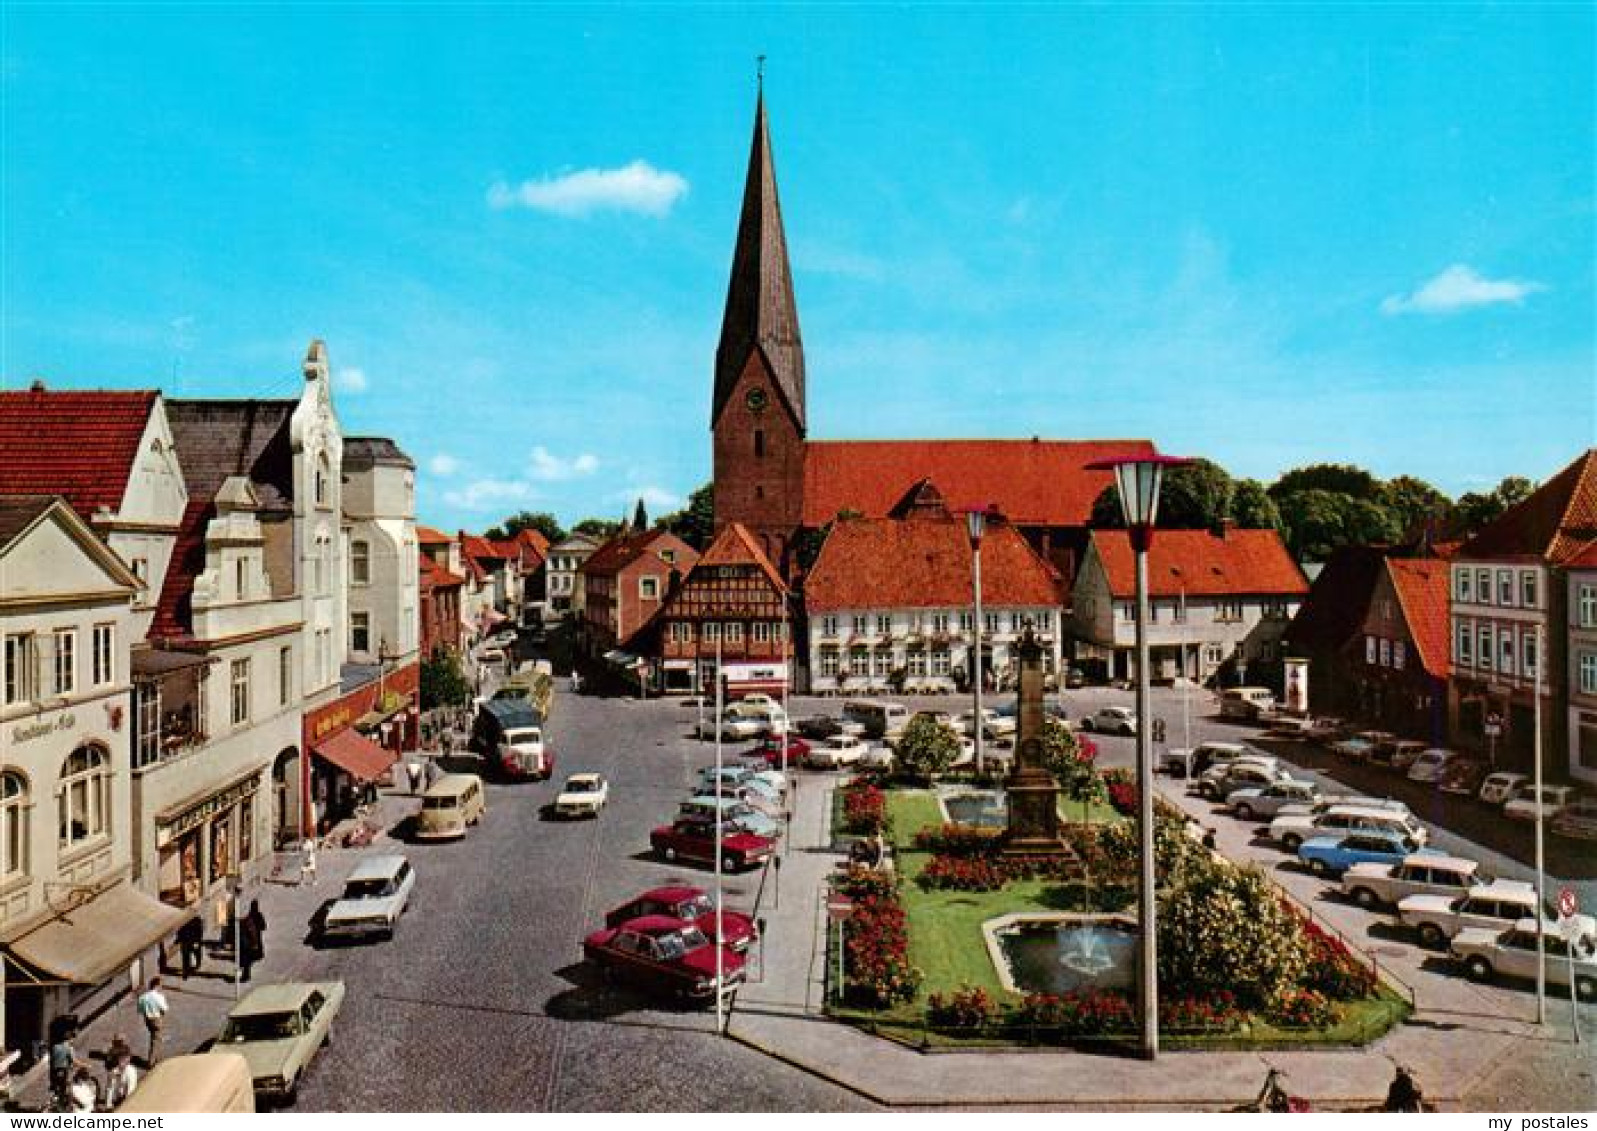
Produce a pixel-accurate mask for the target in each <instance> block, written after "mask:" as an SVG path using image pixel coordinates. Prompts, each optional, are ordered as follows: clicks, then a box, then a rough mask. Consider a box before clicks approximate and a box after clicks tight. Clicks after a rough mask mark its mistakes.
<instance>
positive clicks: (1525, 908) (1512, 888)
mask: <svg viewBox="0 0 1597 1131" xmlns="http://www.w3.org/2000/svg"><path fill="white" fill-rule="evenodd" d="M1542 914H1543V915H1544V916H1546V919H1547V926H1546V929H1547V930H1549V931H1556V930H1558V929H1559V924H1558V921H1557V917H1556V915H1555V913H1554V912H1553V909H1552V908H1551V907H1543V908H1542ZM1397 917H1398V919H1399V920H1401V921H1402V923H1403V925H1404V926H1405V927H1412V928H1413V929H1414V932H1415V933H1416V934H1418V935H1419V938H1420V944H1421V945H1422V946H1428V947H1432V948H1435V947H1439V946H1441V945H1442V943H1443V942H1445V941H1446V940H1448V939H1450V938H1452V937H1453V936H1454V935H1456V934H1458V933H1459V932H1460V931H1462V930H1465V929H1466V928H1469V927H1490V928H1492V929H1494V930H1502V929H1503V928H1504V927H1511V926H1513V925H1514V924H1515V923H1517V922H1519V921H1520V920H1521V919H1527V918H1528V919H1532V920H1534V919H1535V917H1536V888H1535V887H1534V886H1533V885H1531V884H1528V883H1525V882H1524V881H1522V880H1493V881H1492V882H1491V883H1489V884H1477V885H1475V886H1474V887H1472V888H1470V889H1469V891H1467V892H1466V893H1464V894H1463V895H1459V896H1453V897H1451V898H1449V897H1448V896H1445V895H1411V896H1408V897H1407V898H1405V899H1403V900H1401V901H1399V903H1398V905H1397ZM1575 922H1576V923H1577V924H1579V929H1578V931H1577V933H1578V934H1579V935H1580V936H1581V937H1582V938H1585V939H1587V940H1588V941H1590V940H1593V939H1597V920H1594V919H1592V917H1591V916H1590V915H1580V916H1577V917H1576V919H1575Z"/></svg>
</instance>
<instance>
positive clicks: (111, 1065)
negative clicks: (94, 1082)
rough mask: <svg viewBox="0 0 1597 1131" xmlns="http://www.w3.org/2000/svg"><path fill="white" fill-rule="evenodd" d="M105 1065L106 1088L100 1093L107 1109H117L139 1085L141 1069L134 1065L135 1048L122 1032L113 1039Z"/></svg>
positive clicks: (101, 1100) (103, 1104)
mask: <svg viewBox="0 0 1597 1131" xmlns="http://www.w3.org/2000/svg"><path fill="white" fill-rule="evenodd" d="M105 1066H106V1072H105V1090H104V1091H103V1092H102V1093H101V1094H100V1102H101V1104H102V1106H103V1107H104V1108H105V1110H106V1111H115V1110H116V1109H117V1108H118V1107H120V1106H121V1104H122V1101H123V1100H125V1099H127V1098H128V1097H129V1096H131V1095H132V1094H133V1089H135V1088H137V1087H138V1086H139V1070H138V1069H137V1068H134V1067H133V1050H132V1049H131V1048H130V1047H128V1043H127V1040H126V1039H125V1038H124V1037H123V1036H122V1035H121V1034H120V1033H118V1034H117V1035H116V1036H115V1037H113V1038H112V1040H111V1048H110V1050H109V1051H107V1053H106V1054H105Z"/></svg>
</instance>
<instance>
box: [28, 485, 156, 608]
mask: <svg viewBox="0 0 1597 1131" xmlns="http://www.w3.org/2000/svg"><path fill="white" fill-rule="evenodd" d="M0 574H3V575H4V576H5V579H6V584H5V589H4V591H3V592H0V602H3V601H5V600H15V599H20V598H40V597H63V598H65V597H71V596H74V595H78V594H84V593H96V594H99V593H105V592H107V591H117V590H120V591H122V592H123V594H124V599H127V598H131V597H132V595H133V594H134V593H135V592H136V591H138V590H140V589H142V588H143V585H142V583H141V582H140V581H139V579H138V578H137V577H135V576H134V575H133V573H132V571H131V570H129V569H128V567H127V566H126V565H125V564H123V562H122V559H121V558H120V557H118V556H117V555H116V553H115V552H114V551H113V550H112V549H111V548H110V547H109V546H107V545H106V544H105V543H104V542H102V541H100V539H99V538H98V537H97V536H96V535H95V533H94V531H93V530H91V529H89V526H88V524H87V523H85V522H84V521H83V519H82V518H81V517H80V516H79V515H78V514H77V512H76V511H74V510H73V509H72V507H70V506H69V505H67V502H66V500H65V499H63V498H61V497H59V496H52V495H0Z"/></svg>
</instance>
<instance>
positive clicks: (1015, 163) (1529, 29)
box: [0, 4, 1597, 528]
mask: <svg viewBox="0 0 1597 1131" xmlns="http://www.w3.org/2000/svg"><path fill="white" fill-rule="evenodd" d="M0 12H3V14H0V21H3V25H0V77H3V83H4V86H3V101H4V106H3V110H0V114H3V127H4V134H3V140H0V144H3V152H0V174H3V197H0V221H3V232H0V236H3V244H0V283H3V286H4V294H3V307H4V309H3V339H0V381H3V382H4V384H5V386H7V387H16V386H18V385H22V384H25V383H26V382H27V381H28V380H29V379H31V378H33V377H35V376H43V377H45V378H46V379H47V380H48V381H49V382H50V383H52V384H54V385H56V386H59V387H66V386H74V387H93V386H110V387H121V386H151V385H154V386H159V387H162V388H165V389H166V390H168V392H169V393H171V394H174V395H182V396H198V395H207V396H220V395H227V396H266V395H275V396H283V395H289V394H291V393H293V392H294V390H295V389H296V386H297V381H298V378H297V373H298V362H299V359H300V357H301V356H302V355H303V352H304V349H305V346H306V344H307V342H308V341H309V340H310V339H311V338H312V337H322V338H325V339H326V341H327V343H328V349H329V353H330V356H331V359H332V362H333V366H334V369H335V373H336V374H337V378H338V382H339V385H340V393H339V397H338V408H339V413H340V416H341V418H342V419H343V421H344V424H345V427H346V429H347V430H348V431H350V432H354V433H378V434H386V435H389V436H392V437H393V438H395V439H396V440H397V441H398V442H399V443H400V444H401V445H402V446H403V447H404V448H405V449H406V450H407V451H409V452H410V453H411V455H412V456H414V457H415V458H416V460H417V463H418V465H419V466H420V469H421V471H420V476H419V511H420V513H421V515H422V517H423V518H424V519H426V520H427V521H429V522H432V523H434V524H436V525H441V526H446V527H454V526H464V527H467V528H480V527H482V526H485V525H488V524H490V523H492V522H494V521H496V520H497V519H498V518H500V517H501V516H502V515H503V514H505V513H508V512H510V511H513V510H516V509H519V508H522V507H530V508H533V509H548V510H552V511H554V512H555V513H556V514H558V515H560V516H561V517H562V518H563V519H565V520H566V521H568V522H569V521H573V520H575V519H577V518H579V517H582V516H583V515H587V514H600V515H604V516H614V515H618V514H619V513H620V512H621V510H622V508H623V506H624V505H626V503H627V501H628V500H630V499H632V498H635V497H637V496H638V495H640V494H643V495H645V496H646V497H648V498H649V500H650V503H651V510H653V511H654V512H655V513H660V512H661V511H662V510H663V509H668V508H669V507H671V506H672V505H674V504H675V503H676V502H677V501H679V500H680V499H681V498H682V497H683V496H685V495H686V494H687V492H688V491H690V490H692V489H693V488H694V487H696V486H697V485H699V484H700V483H702V482H704V481H705V480H706V479H707V478H708V477H709V472H710V467H709V461H710V444H709V432H708V411H709V394H710V386H711V376H712V364H713V358H714V349H715V342H716V336H717V332H718V329H719V322H720V316H721V307H722V303H723V301H724V297H725V286H726V278H727V273H728V270H729V267H730V261H731V252H732V239H733V233H734V229H735V226H736V220H737V209H738V201H739V194H740V193H741V189H742V182H743V172H744V166H745V162H746V159H747V150H748V140H749V130H750V125H751V116H752V112H753V101H754V57H755V56H756V55H757V54H759V53H762V52H763V53H765V54H767V55H768V56H769V62H768V64H767V72H766V91H767V96H768V103H769V109H770V115H771V127H772V134H773V138H774V143H775V148H776V164H777V174H778V179H779V182H780V186H781V191H782V194H783V207H784V210H785V213H786V218H787V229H788V238H789V242H790V246H791V249H792V253H793V257H794V260H795V275H796V279H795V283H796V289H797V292H798V301H799V315H800V320H801V322H802V325H803V331H804V337H805V346H806V353H807V358H808V366H809V413H810V428H811V435H813V436H816V437H822V438H841V437H852V436H883V437H891V436H1030V435H1034V434H1037V435H1044V436H1055V437H1082V438H1086V437H1095V436H1149V437H1152V438H1153V439H1154V440H1156V441H1157V442H1158V443H1159V445H1160V446H1161V447H1162V448H1163V449H1165V450H1167V451H1172V452H1177V453H1182V454H1201V455H1206V456H1208V457H1210V458H1212V459H1215V460H1217V461H1219V462H1220V463H1221V464H1223V465H1224V466H1226V467H1227V468H1229V469H1230V470H1231V471H1232V472H1233V473H1235V474H1238V475H1250V476H1257V477H1261V478H1265V479H1269V478H1273V477H1274V476H1275V475H1276V474H1278V473H1279V472H1280V471H1282V470H1284V469H1286V468H1288V467H1291V466H1294V465H1298V464H1302V463H1307V462H1313V461H1320V460H1338V461H1349V462H1355V463H1359V464H1362V465H1364V466H1366V467H1369V468H1370V469H1371V470H1373V471H1375V472H1376V473H1378V474H1380V475H1383V476H1390V475H1395V474H1402V473H1407V474H1414V475H1419V476H1422V477H1424V478H1427V479H1430V480H1432V481H1433V482H1435V483H1436V484H1438V485H1439V486H1441V487H1442V488H1443V489H1444V490H1447V491H1448V492H1450V493H1453V494H1457V493H1459V492H1462V491H1466V490H1471V489H1479V488H1482V487H1487V486H1490V485H1491V484H1493V483H1495V482H1496V481H1497V480H1498V479H1500V478H1501V477H1502V476H1504V475H1507V474H1524V475H1529V476H1531V477H1533V478H1538V479H1540V478H1544V477H1546V476H1547V475H1548V474H1550V473H1551V472H1553V471H1555V470H1556V469H1557V468H1558V467H1560V466H1562V465H1563V464H1564V463H1566V462H1568V461H1569V460H1570V459H1571V458H1573V456H1574V454H1575V453H1576V452H1577V451H1579V450H1580V449H1581V448H1584V447H1586V446H1589V445H1592V444H1593V443H1597V378H1594V371H1593V353H1594V346H1597V332H1594V313H1593V312H1594V309H1597V304H1594V298H1597V296H1594V294H1593V285H1594V283H1593V278H1594V273H1597V271H1594V252H1593V248H1594V225H1593V170H1594V165H1597V162H1594V143H1593V122H1594V107H1593V91H1594V87H1597V72H1594V60H1593V42H1594V27H1593V14H1592V8H1591V7H1590V6H1589V5H1566V6H1559V7H1553V6H1544V7H1532V6H1529V5H1504V6H1499V7H1490V8H1479V7H1471V8H1446V7H1443V6H1442V5H1431V4H1426V5H1410V6H1395V5H1393V6H1361V7H1353V6H1344V7H1319V8H1310V7H1291V8H1288V7H1286V6H1281V7H1279V8H1272V7H1267V6H1231V7H1219V6H1215V7H1198V6H1181V7H1176V6H1170V7H1156V6H1144V7H1135V8H1134V7H1121V6H1114V5H1105V6H1095V7H1042V6H1028V7H1024V8H1020V7H1017V8H1009V9H1006V8H1003V7H994V6H987V7H983V8H981V9H980V10H976V9H962V8H957V7H939V8H935V9H931V8H923V9H913V8H909V9H906V8H901V7H890V8H889V7H873V8H833V7H828V8H820V7H804V6H789V7H781V8H769V9H760V10H758V11H755V10H751V9H735V8H727V7H717V8H663V7H648V8H644V7H636V8H622V7H610V6H606V7H591V8H570V9H560V8H545V7H538V8H533V7H513V6H479V7H470V8H453V9H442V8H427V7H416V6H392V7H376V6H373V7H363V8H355V7H345V8H339V7H316V8H302V9H292V10H286V11H285V10H280V9H268V8H267V7H266V6H258V7H257V6H251V7H235V8H229V7H226V6H214V5H213V6H206V7H196V8H193V9H183V8H176V7H162V8H154V9H147V10H141V9H138V8H136V7H128V6H118V7H114V8H109V7H87V6H74V7H65V6H54V7H21V6H17V5H14V4H8V5H6V6H5V7H4V8H3V9H0Z"/></svg>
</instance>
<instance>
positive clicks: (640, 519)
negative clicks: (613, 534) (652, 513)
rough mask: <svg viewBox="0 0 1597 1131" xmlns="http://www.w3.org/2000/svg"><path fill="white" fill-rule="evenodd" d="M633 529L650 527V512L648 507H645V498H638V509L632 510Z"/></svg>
mask: <svg viewBox="0 0 1597 1131" xmlns="http://www.w3.org/2000/svg"><path fill="white" fill-rule="evenodd" d="M632 529H634V530H647V529H649V512H648V509H647V508H646V507H644V505H643V500H642V499H641V498H640V499H639V500H638V508H637V510H635V511H633V512H632Z"/></svg>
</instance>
